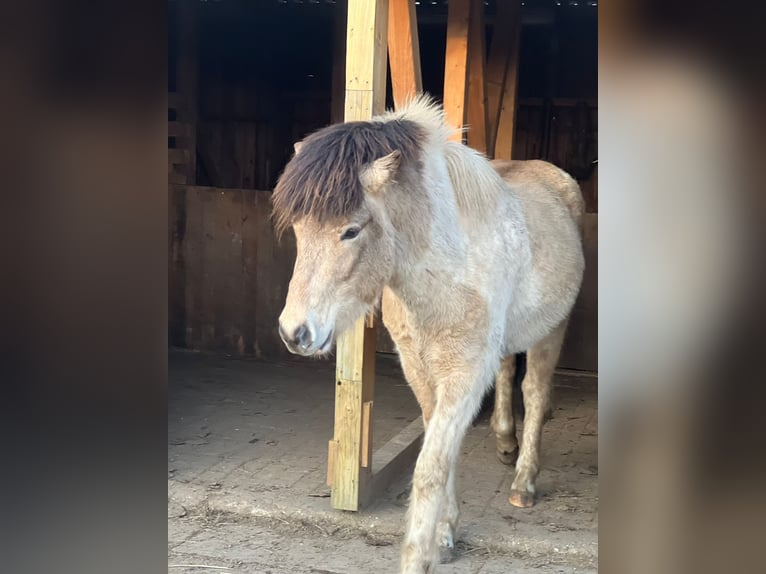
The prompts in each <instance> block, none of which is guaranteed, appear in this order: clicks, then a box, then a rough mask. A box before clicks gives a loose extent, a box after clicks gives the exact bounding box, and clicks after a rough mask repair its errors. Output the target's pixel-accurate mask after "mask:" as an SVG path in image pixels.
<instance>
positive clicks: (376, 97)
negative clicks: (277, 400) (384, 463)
mask: <svg viewBox="0 0 766 574" xmlns="http://www.w3.org/2000/svg"><path fill="white" fill-rule="evenodd" d="M347 22H348V23H347V35H346V109H345V120H346V121H354V120H368V119H370V118H371V117H372V116H373V115H375V114H378V113H381V112H383V111H384V108H385V98H386V55H387V52H386V45H387V37H388V36H387V35H388V1H387V0H348V21H347ZM337 353H338V355H337V363H336V365H337V366H336V386H335V436H334V438H333V440H332V441H331V442H330V457H329V459H330V460H331V461H332V468H331V469H330V470H329V475H330V476H331V478H332V480H331V482H332V485H331V486H332V489H331V502H332V506H333V508H337V509H341V510H358V509H359V507H360V506H361V503H363V501H364V500H365V499H366V498H367V489H368V487H369V483H370V479H371V477H372V468H371V467H372V464H371V450H370V449H371V448H372V404H373V403H372V400H373V393H374V385H375V329H374V326H373V325H372V320H371V318H369V317H368V318H363V319H360V320H359V321H357V322H356V324H355V325H354V326H353V327H352V328H351V329H349V330H348V331H346V332H345V333H343V334H341V335H340V337H339V338H338V350H337ZM365 443H366V444H365ZM363 450H364V454H363ZM363 462H364V463H366V466H363V464H362V463H363Z"/></svg>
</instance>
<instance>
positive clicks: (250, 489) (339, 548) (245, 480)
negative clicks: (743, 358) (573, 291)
mask: <svg viewBox="0 0 766 574" xmlns="http://www.w3.org/2000/svg"><path fill="white" fill-rule="evenodd" d="M333 370H334V362H333V361H323V362H317V361H311V362H309V361H301V362H295V363H282V364H274V363H266V362H261V361H257V360H250V359H239V358H229V357H222V356H209V355H202V354H197V353H189V352H183V351H173V352H171V354H170V373H169V390H168V424H169V428H168V438H169V446H168V564H169V572H172V573H181V572H189V573H191V572H195V573H201V572H227V571H229V572H253V573H263V574H265V573H271V574H282V573H287V574H289V573H296V574H298V573H301V574H302V573H318V574H357V573H359V574H361V573H365V574H366V573H368V572H390V573H395V572H397V565H398V554H399V544H400V539H401V535H402V532H403V526H404V512H405V508H406V504H407V496H408V491H409V480H410V478H411V471H410V472H407V473H406V474H405V475H404V476H402V478H401V479H400V480H398V481H397V482H396V483H394V484H393V485H392V487H391V488H390V489H389V490H388V491H387V492H386V493H385V494H384V495H383V496H382V497H380V499H379V500H378V501H377V502H375V503H374V504H373V505H372V506H371V507H370V508H368V509H366V510H365V511H363V512H360V513H350V512H340V511H334V510H332V509H331V508H330V501H329V488H328V487H327V486H326V485H325V474H326V457H327V441H328V440H329V439H330V437H331V435H332V424H333V406H334V405H333V399H334V386H333V377H334V373H333ZM554 400H555V406H554V416H553V419H552V420H550V421H549V422H548V423H547V424H546V427H545V431H544V436H543V452H542V464H543V469H542V471H541V473H540V478H539V480H538V489H539V498H538V503H537V504H536V505H535V506H534V507H533V508H531V509H518V508H514V507H512V506H510V505H509V504H508V503H507V494H508V490H509V489H510V484H511V481H512V477H513V475H512V472H513V467H506V466H503V465H502V464H500V463H499V462H498V461H497V460H496V458H495V444H494V435H493V433H492V432H491V430H490V428H489V414H488V413H486V414H484V415H483V416H480V417H479V418H478V419H477V421H476V424H475V426H474V427H473V428H472V429H471V430H470V431H469V433H468V436H467V437H466V439H465V441H464V443H463V449H462V457H461V460H460V462H459V470H458V478H457V487H458V493H459V499H460V502H461V520H460V522H461V524H460V527H459V532H458V539H459V543H458V549H457V553H456V559H455V560H454V561H453V562H452V563H451V564H445V565H442V566H440V567H439V568H438V569H437V573H439V574H449V573H452V574H463V573H465V574H469V573H470V574H476V573H479V572H480V573H481V574H495V573H500V572H518V573H527V572H536V573H541V574H547V573H549V572H550V573H553V572H562V573H571V572H595V570H596V567H597V560H598V549H597V528H598V522H597V504H598V468H597V464H598V462H597V460H598V458H597V415H596V404H597V390H596V381H595V379H593V378H588V377H580V376H565V375H557V378H556V388H555V391H554ZM418 416H419V410H418V406H417V403H416V402H415V400H414V398H413V397H412V394H411V392H410V390H409V388H408V387H407V386H406V383H405V382H404V380H403V378H402V376H401V372H400V370H399V368H398V363H397V361H396V359H395V358H389V357H385V356H379V358H378V364H377V378H376V393H375V427H374V431H373V439H374V444H375V447H376V448H377V447H379V446H380V445H382V444H384V443H385V442H386V441H387V440H389V439H390V438H391V437H392V436H394V435H395V434H396V433H397V432H398V431H399V430H400V429H401V428H402V427H404V426H405V425H406V424H407V423H409V422H411V421H412V420H414V419H415V418H416V417H418Z"/></svg>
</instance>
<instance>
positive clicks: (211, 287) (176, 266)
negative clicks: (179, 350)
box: [170, 186, 295, 358]
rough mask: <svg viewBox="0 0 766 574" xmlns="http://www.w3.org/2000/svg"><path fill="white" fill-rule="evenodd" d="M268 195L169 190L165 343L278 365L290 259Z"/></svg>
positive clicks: (290, 241)
mask: <svg viewBox="0 0 766 574" xmlns="http://www.w3.org/2000/svg"><path fill="white" fill-rule="evenodd" d="M270 196H271V194H270V193H269V192H266V191H258V190H250V189H218V188H208V187H187V186H170V205H171V206H173V208H174V210H173V215H174V218H175V220H174V221H173V222H172V229H173V230H174V231H173V236H172V245H171V253H172V263H171V274H173V275H174V276H175V277H176V281H174V282H173V284H174V285H176V286H177V288H176V289H174V291H172V292H171V294H170V299H171V300H170V309H171V317H170V333H171V344H173V345H175V346H179V347H186V348H194V349H204V350H211V351H222V352H225V353H231V354H238V355H255V356H257V357H267V358H280V357H285V356H287V354H288V353H287V350H286V349H285V347H284V345H283V344H282V342H281V340H280V339H279V334H278V332H277V319H278V317H279V313H280V312H281V310H282V305H283V303H284V299H285V295H286V294H287V286H288V283H289V280H290V276H291V275H292V269H293V262H294V260H295V242H294V237H293V235H292V233H291V232H288V233H286V234H285V235H284V237H283V238H282V239H281V241H280V242H277V240H276V237H275V235H274V231H273V227H272V225H271V220H270V216H271V197H270Z"/></svg>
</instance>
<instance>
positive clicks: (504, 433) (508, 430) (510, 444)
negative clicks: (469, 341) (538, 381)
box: [492, 355, 519, 464]
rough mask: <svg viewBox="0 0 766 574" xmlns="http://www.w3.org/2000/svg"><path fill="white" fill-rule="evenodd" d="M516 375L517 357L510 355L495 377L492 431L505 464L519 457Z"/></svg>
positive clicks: (499, 454)
mask: <svg viewBox="0 0 766 574" xmlns="http://www.w3.org/2000/svg"><path fill="white" fill-rule="evenodd" d="M515 373H516V355H508V356H507V357H505V358H504V359H503V360H502V361H501V363H500V370H499V371H498V372H497V376H496V377H495V410H494V411H493V413H492V430H494V431H495V437H496V439H497V458H499V459H500V462H502V463H503V464H513V463H515V462H516V458H517V457H518V455H519V443H518V441H517V440H516V421H515V420H514V418H513V377H514V375H515Z"/></svg>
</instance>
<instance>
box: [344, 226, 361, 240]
mask: <svg viewBox="0 0 766 574" xmlns="http://www.w3.org/2000/svg"><path fill="white" fill-rule="evenodd" d="M360 231H361V228H359V227H349V228H348V229H346V231H344V232H343V235H341V236H340V240H341V241H345V240H346V239H353V238H354V237H356V236H357V235H359V232H360Z"/></svg>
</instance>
